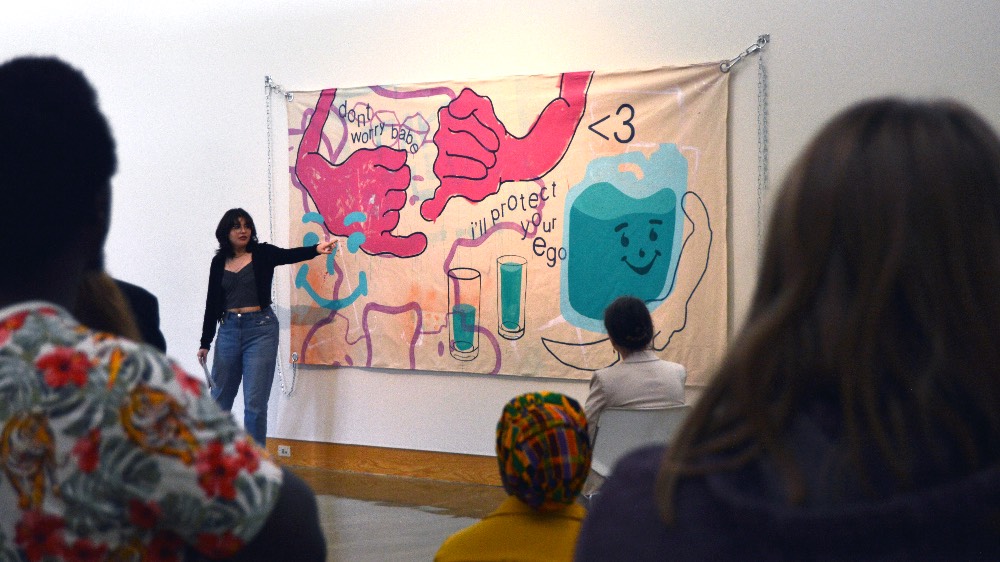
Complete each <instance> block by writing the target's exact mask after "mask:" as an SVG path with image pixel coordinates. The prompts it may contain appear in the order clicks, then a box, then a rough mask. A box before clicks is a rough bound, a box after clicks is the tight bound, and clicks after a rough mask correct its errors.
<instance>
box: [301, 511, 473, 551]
mask: <svg viewBox="0 0 1000 562" xmlns="http://www.w3.org/2000/svg"><path fill="white" fill-rule="evenodd" d="M317 501H318V503H319V512H320V518H321V521H322V523H323V531H324V533H325V535H326V544H327V560H328V561H330V562H368V561H370V562H386V561H397V560H399V561H410V560H414V561H418V560H419V561H427V560H433V559H434V554H435V553H436V552H437V549H438V547H439V546H441V542H442V541H444V539H446V538H448V537H449V536H450V535H451V534H452V533H454V532H455V531H458V530H460V529H464V528H465V527H468V526H469V525H471V524H473V523H475V522H476V521H478V519H474V518H471V517H459V516H455V515H451V514H449V512H448V510H446V509H443V508H440V507H428V506H422V507H409V506H397V505H387V504H385V503H382V502H371V501H364V500H357V499H350V498H341V497H337V496H328V495H321V496H317Z"/></svg>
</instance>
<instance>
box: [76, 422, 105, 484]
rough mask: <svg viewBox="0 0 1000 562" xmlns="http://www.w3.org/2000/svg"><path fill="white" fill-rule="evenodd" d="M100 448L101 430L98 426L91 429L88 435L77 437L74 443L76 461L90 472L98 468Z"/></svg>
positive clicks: (87, 472) (83, 469)
mask: <svg viewBox="0 0 1000 562" xmlns="http://www.w3.org/2000/svg"><path fill="white" fill-rule="evenodd" d="M100 450H101V430H100V429H98V428H94V429H91V430H90V431H88V432H87V434H86V435H84V436H83V437H81V438H79V439H77V441H76V444H74V445H73V455H75V456H76V463H77V465H78V466H79V467H80V470H81V471H82V472H84V473H86V474H90V473H91V472H94V470H96V469H97V463H98V461H99V460H100Z"/></svg>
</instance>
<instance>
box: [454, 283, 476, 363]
mask: <svg viewBox="0 0 1000 562" xmlns="http://www.w3.org/2000/svg"><path fill="white" fill-rule="evenodd" d="M481 290H482V276H481V275H480V274H479V271H477V270H475V269H472V268H469V267H457V268H454V269H449V270H448V310H449V313H448V322H449V323H450V324H451V327H450V328H451V329H450V330H448V336H449V338H448V340H449V341H448V351H449V353H450V354H451V356H452V357H454V358H455V359H459V360H461V361H471V360H472V359H475V358H476V357H477V356H478V355H479V329H478V322H479V319H478V316H479V294H480V291H481Z"/></svg>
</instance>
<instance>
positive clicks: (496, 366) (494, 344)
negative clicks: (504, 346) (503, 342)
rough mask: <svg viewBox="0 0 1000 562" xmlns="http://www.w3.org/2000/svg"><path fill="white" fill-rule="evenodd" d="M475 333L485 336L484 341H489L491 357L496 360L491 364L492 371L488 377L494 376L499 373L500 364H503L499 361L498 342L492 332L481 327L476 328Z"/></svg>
mask: <svg viewBox="0 0 1000 562" xmlns="http://www.w3.org/2000/svg"><path fill="white" fill-rule="evenodd" d="M476 331H477V332H479V333H480V334H483V335H484V336H486V339H488V340H490V345H491V346H492V347H493V356H494V357H496V358H497V360H496V363H494V364H493V370H492V371H490V372H489V374H490V375H495V374H497V373H499V372H500V364H501V363H503V361H501V359H500V342H499V341H498V340H497V337H496V335H494V334H493V332H491V331H489V330H487V329H486V328H483V327H482V326H476Z"/></svg>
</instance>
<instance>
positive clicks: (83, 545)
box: [64, 539, 108, 562]
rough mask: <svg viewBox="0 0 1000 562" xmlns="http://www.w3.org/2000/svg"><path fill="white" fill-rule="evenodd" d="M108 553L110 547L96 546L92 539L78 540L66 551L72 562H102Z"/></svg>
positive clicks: (66, 555) (67, 557)
mask: <svg viewBox="0 0 1000 562" xmlns="http://www.w3.org/2000/svg"><path fill="white" fill-rule="evenodd" d="M107 552H108V546H107V545H105V544H94V543H92V542H90V539H77V541H76V542H74V543H73V545H72V546H70V547H69V548H67V549H66V551H65V553H64V555H65V557H66V560H68V561H70V562H100V561H101V560H104V559H105V555H106V554H107Z"/></svg>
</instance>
